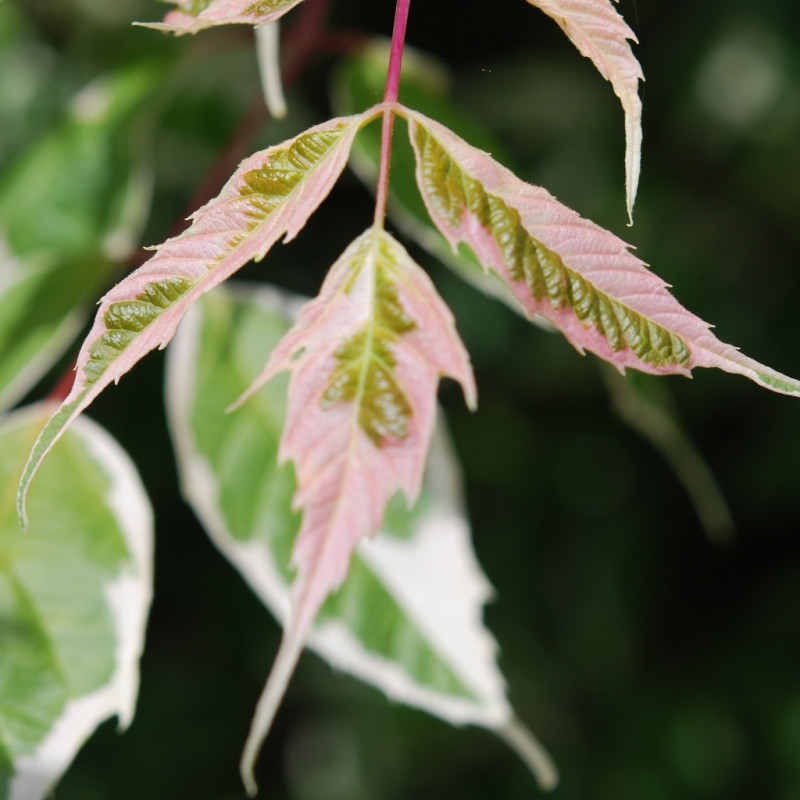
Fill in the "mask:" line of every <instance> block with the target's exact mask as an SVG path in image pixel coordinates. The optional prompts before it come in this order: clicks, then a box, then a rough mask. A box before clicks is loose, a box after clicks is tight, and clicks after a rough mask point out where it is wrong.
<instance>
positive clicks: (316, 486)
mask: <svg viewBox="0 0 800 800" xmlns="http://www.w3.org/2000/svg"><path fill="white" fill-rule="evenodd" d="M282 370H291V372H292V376H291V379H290V383H289V411H288V415H287V420H286V427H285V429H284V433H283V439H282V442H281V452H280V458H281V460H282V461H285V460H288V459H291V460H292V461H294V464H295V472H296V475H297V483H298V489H297V493H296V495H295V499H294V502H295V506H296V507H297V508H298V509H302V510H303V522H302V526H301V529H300V532H299V533H298V537H297V541H296V542H295V546H294V551H293V554H292V561H293V564H294V566H295V567H296V568H297V578H296V581H295V584H294V586H293V587H292V596H293V607H292V614H291V616H290V619H289V620H288V621H287V623H286V626H285V628H284V640H283V643H282V644H281V649H280V651H279V653H278V656H277V658H276V661H275V665H274V667H273V670H272V673H271V674H270V677H269V679H268V681H267V685H266V686H265V688H264V693H263V694H262V698H261V701H260V702H259V707H258V710H257V712H256V717H255V719H254V721H253V727H252V729H251V732H250V737H249V739H248V743H247V745H246V748H245V754H244V756H243V759H242V774H243V778H244V780H245V783H246V785H247V786H248V790H249V791H251V792H252V791H254V789H255V785H254V783H253V779H252V765H253V762H254V760H255V757H256V755H257V753H258V749H259V748H260V745H261V742H262V741H263V739H264V736H265V735H266V733H267V730H268V729H269V726H270V724H271V721H272V717H273V716H274V713H275V711H276V709H277V706H278V704H279V703H280V700H281V698H282V696H283V693H284V691H285V688H286V685H287V683H288V680H289V677H290V676H291V673H292V671H293V669H294V665H295V663H296V661H297V658H298V657H299V655H300V652H301V650H302V648H303V646H304V642H305V639H306V636H307V634H308V631H309V629H310V626H311V623H312V621H313V619H314V617H315V616H316V613H317V611H318V610H319V608H320V606H321V604H322V603H323V601H324V600H325V598H326V597H327V596H328V594H329V593H330V592H331V591H333V590H335V589H337V588H338V587H339V586H340V585H341V583H342V581H343V580H344V578H345V575H346V573H347V569H348V566H349V563H350V555H351V553H352V551H353V548H354V547H355V546H356V545H357V544H358V542H359V541H360V540H361V539H362V538H363V537H364V536H368V535H372V534H375V533H376V532H377V531H378V530H379V528H380V526H381V522H382V520H383V514H384V509H385V507H386V504H387V503H388V502H389V500H390V499H391V498H392V496H393V495H394V494H395V493H396V492H397V491H398V490H401V491H402V492H403V493H404V495H405V496H406V499H407V501H408V502H409V504H411V503H413V502H414V500H415V499H416V497H417V494H418V492H419V489H420V485H421V482H422V475H423V469H424V465H425V459H426V455H427V451H428V446H429V444H430V439H431V434H432V433H433V426H434V421H435V414H436V388H437V386H438V383H439V378H440V377H441V376H442V375H447V376H450V377H452V378H454V379H455V380H457V381H459V383H460V384H461V386H462V388H463V391H464V395H465V397H466V400H467V403H468V404H469V405H470V406H471V407H472V406H474V404H475V384H474V378H473V375H472V369H471V367H470V363H469V357H468V355H467V353H466V351H465V349H464V347H463V345H462V343H461V341H460V339H459V338H458V335H457V334H456V331H455V327H454V323H453V318H452V315H451V314H450V312H449V310H448V309H447V307H446V306H445V305H444V303H443V302H442V300H441V299H440V298H439V296H438V295H437V293H436V290H435V289H434V287H433V284H432V283H431V281H430V279H429V278H428V277H427V275H426V274H425V272H424V271H423V270H422V269H421V268H420V267H419V266H417V265H416V264H415V263H414V262H413V261H412V260H411V258H410V256H409V255H408V253H407V252H406V251H405V250H404V249H403V248H402V247H401V245H400V244H399V243H398V242H397V241H395V240H394V239H393V238H392V237H391V236H389V234H387V233H385V232H384V231H383V230H379V229H377V228H372V229H369V230H367V231H366V232H365V233H364V234H362V235H361V236H360V237H359V238H358V239H356V240H355V241H354V242H353V243H352V244H351V245H350V247H349V248H348V249H347V250H346V251H345V253H344V254H343V255H342V256H341V257H340V258H339V260H338V261H337V262H336V264H334V266H333V267H332V269H331V271H330V273H329V274H328V277H327V278H326V280H325V283H324V285H323V287H322V290H321V292H320V294H319V296H318V297H317V298H316V299H315V300H313V301H311V302H310V303H308V304H307V305H306V306H305V307H304V308H303V310H302V311H301V313H300V315H299V317H298V320H297V322H296V324H295V325H294V327H293V328H292V329H291V330H290V331H289V333H288V334H287V335H286V336H285V337H284V339H283V341H282V342H281V343H280V344H279V345H278V347H276V348H275V350H274V351H273V353H272V355H271V357H270V359H269V362H268V363H267V366H266V367H265V369H264V371H263V372H262V374H261V375H260V376H259V377H258V378H257V379H256V381H255V383H254V384H253V386H252V387H251V389H250V390H248V393H247V394H246V395H245V398H246V397H247V396H249V394H250V393H252V392H253V391H255V390H256V389H257V388H258V387H259V386H261V385H262V384H263V383H264V382H266V381H268V380H269V379H270V378H271V377H273V376H274V375H275V374H276V373H278V372H280V371H282ZM245 398H242V399H245Z"/></svg>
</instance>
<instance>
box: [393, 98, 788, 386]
mask: <svg viewBox="0 0 800 800" xmlns="http://www.w3.org/2000/svg"><path fill="white" fill-rule="evenodd" d="M399 113H403V114H404V116H406V118H407V119H408V121H409V132H410V135H411V142H412V145H413V147H414V151H415V153H416V156H417V173H416V174H417V183H418V185H419V187H420V191H421V192H422V194H423V197H424V198H425V203H426V205H427V208H428V213H429V214H430V215H431V219H432V220H433V221H434V223H435V224H436V226H437V227H438V228H439V230H440V231H441V232H442V233H443V234H444V235H445V236H446V237H447V239H448V240H449V241H450V244H451V245H452V246H453V248H456V247H457V246H458V244H459V243H460V242H466V243H467V244H468V245H469V246H470V247H471V248H472V249H473V250H474V251H475V253H476V254H477V255H478V257H479V259H480V261H481V263H482V264H483V265H484V267H485V268H486V269H491V270H493V271H495V272H497V274H498V275H500V276H501V277H502V278H503V280H505V281H506V283H507V284H508V285H509V287H510V288H511V289H512V291H513V292H514V294H515V295H516V296H517V298H518V299H519V300H520V302H522V303H523V305H524V306H525V308H526V310H527V311H528V313H529V314H530V315H531V316H532V315H533V314H541V315H542V316H544V317H546V318H547V319H549V320H550V322H552V323H553V324H554V325H555V326H556V327H557V328H558V329H559V330H560V331H561V332H562V333H563V334H564V335H565V336H566V338H567V339H568V341H569V342H570V343H571V344H572V345H573V346H574V347H575V348H576V349H577V350H578V351H579V352H583V351H584V350H589V351H590V352H592V353H595V354H596V355H598V356H600V357H601V358H603V359H604V360H606V361H608V362H609V363H610V364H612V365H613V366H615V367H616V368H617V369H618V370H620V372H624V371H625V368H626V367H633V368H635V369H638V370H641V371H642V372H648V373H651V374H654V375H668V374H681V375H688V374H689V373H690V371H691V370H692V369H693V368H695V367H714V368H717V369H722V370H725V371H726V372H732V373H735V374H739V375H744V376H745V377H747V378H750V380H753V381H755V382H756V383H758V384H760V385H761V386H765V387H766V388H768V389H771V390H772V391H775V392H780V393H782V394H789V395H797V394H800V382H798V381H797V380H795V379H794V378H790V377H788V376H786V375H782V374H780V373H779V372H776V371H775V370H772V369H770V368H769V367H765V366H764V365H763V364H760V363H759V362H757V361H755V360H754V359H751V358H748V357H747V356H745V355H743V354H742V353H740V352H739V350H737V349H736V348H735V347H732V346H731V345H728V344H725V343H724V342H721V341H720V340H719V339H717V337H716V336H714V334H713V333H712V332H711V329H710V327H709V325H708V324H707V323H705V322H703V321H702V320H701V319H699V318H698V317H696V316H695V315H694V314H692V313H691V312H689V311H687V310H686V309H685V308H684V307H683V306H681V305H680V303H678V301H677V300H675V298H674V297H673V296H672V295H671V294H670V293H669V291H668V288H667V285H666V284H665V283H664V281H662V280H661V279H660V278H659V277H658V276H657V275H655V274H654V273H652V272H651V271H650V270H649V269H648V268H647V266H646V265H645V264H644V263H643V262H642V261H641V260H639V259H638V258H636V256H634V255H633V254H632V253H631V252H630V250H629V248H628V245H626V244H625V242H623V241H622V240H621V239H619V238H617V237H616V236H614V234H612V233H610V232H609V231H606V230H604V229H603V228H601V227H599V226H598V225H595V224H594V223H593V222H590V221H588V220H585V219H583V218H582V217H580V216H579V215H578V214H576V213H575V212H574V211H572V210H570V209H569V208H567V207H566V206H564V205H562V204H561V203H559V202H558V201H557V200H556V199H555V198H554V197H553V196H552V195H550V194H549V193H548V192H546V191H545V190H544V189H542V188H540V187H537V186H531V185H530V184H527V183H525V182H523V181H521V180H520V179H519V178H517V177H516V176H515V175H514V174H513V173H512V172H510V171H509V170H507V169H506V168H505V167H503V166H501V165H500V164H498V163H497V162H496V161H494V159H492V158H491V156H490V155H489V154H488V153H484V152H482V151H480V150H478V149H476V148H474V147H472V146H471V145H469V144H467V143H466V142H465V141H463V140H462V139H460V138H459V137H458V136H456V135H455V134H454V133H453V132H452V131H449V130H448V129H447V128H445V127H444V126H443V125H440V124H439V123H438V122H435V121H433V120H431V119H427V118H426V117H423V116H422V115H421V114H418V113H417V112H414V111H411V110H410V109H405V110H399Z"/></svg>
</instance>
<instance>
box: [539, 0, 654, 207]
mask: <svg viewBox="0 0 800 800" xmlns="http://www.w3.org/2000/svg"><path fill="white" fill-rule="evenodd" d="M528 2H529V3H530V4H531V5H534V6H536V7H537V8H540V9H541V10H542V11H544V13H545V14H547V15H548V16H551V17H552V18H553V19H554V20H555V21H556V22H557V23H558V24H559V25H560V26H561V29H562V30H563V31H564V33H566V34H567V36H568V37H569V39H570V41H571V42H572V43H573V44H574V45H575V47H577V48H578V50H580V52H581V54H582V55H584V56H586V57H587V58H590V59H591V60H592V62H593V63H594V65H595V67H597V70H598V71H599V72H600V74H601V75H602V76H603V77H604V78H605V79H606V80H607V81H610V83H611V85H612V86H613V88H614V93H615V94H616V95H617V97H619V100H620V103H622V110H623V111H624V112H625V143H626V148H625V190H626V196H627V203H628V217H629V218H630V219H631V222H632V221H633V201H634V199H635V198H636V189H637V187H638V185H639V168H640V164H641V151H642V101H641V100H640V99H639V81H640V80H644V76H643V75H642V68H641V66H640V65H639V62H638V61H637V60H636V56H634V55H633V51H632V50H631V46H630V41H634V42H635V41H637V40H636V36H635V35H634V33H633V31H632V30H631V29H630V28H629V27H628V25H627V24H626V22H625V20H624V19H622V17H621V16H620V15H619V14H618V13H617V11H616V10H615V8H614V6H612V5H611V0H528ZM614 2H616V0H614Z"/></svg>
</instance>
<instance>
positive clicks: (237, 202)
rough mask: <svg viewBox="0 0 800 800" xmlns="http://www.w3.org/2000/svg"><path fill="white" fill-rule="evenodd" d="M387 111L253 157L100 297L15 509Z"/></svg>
mask: <svg viewBox="0 0 800 800" xmlns="http://www.w3.org/2000/svg"><path fill="white" fill-rule="evenodd" d="M378 113H380V110H375V109H370V110H369V111H366V112H364V113H363V114H358V115H355V116H351V117H340V118H338V119H333V120H329V121H328V122H325V123H323V124H321V125H317V126H315V127H313V128H309V129H308V130H306V131H305V132H303V133H301V134H299V135H298V136H296V137H294V138H293V139H289V140H287V141H285V142H283V143H282V144H278V145H275V146H273V147H270V148H268V149H267V150H263V151H261V152H259V153H256V154H255V155H253V156H250V158H247V159H245V160H244V161H243V162H242V163H241V164H240V165H239V167H238V169H237V170H236V172H235V173H234V174H233V175H232V176H231V178H230V179H229V180H228V182H227V183H226V184H225V186H224V187H223V189H222V191H221V192H220V193H219V195H218V196H217V197H216V198H215V199H213V200H211V201H210V202H209V203H208V204H206V205H205V206H204V207H203V208H201V209H199V210H198V211H196V212H195V213H194V214H193V215H192V217H191V219H192V224H191V226H190V227H189V228H188V229H187V230H186V231H184V232H183V233H182V234H181V235H180V236H176V237H175V238H173V239H168V240H167V241H166V242H164V243H163V244H161V245H159V246H158V247H157V248H156V254H155V255H154V256H153V257H152V258H151V259H150V260H149V261H147V262H146V263H145V264H143V265H142V266H141V267H139V269H137V270H136V271H135V272H133V273H131V274H130V275H129V276H128V277H127V278H125V279H124V280H123V281H121V282H120V283H119V284H117V285H116V286H115V287H114V288H113V289H112V290H111V291H110V292H108V293H107V294H106V295H105V297H104V298H103V299H102V300H101V302H100V308H99V310H98V311H97V315H96V317H95V321H94V324H93V326H92V329H91V330H90V331H89V334H88V335H87V337H86V339H85V341H84V343H83V345H82V347H81V350H80V353H79V354H78V359H77V364H76V367H75V369H76V371H77V375H76V378H75V382H74V383H73V386H72V390H71V391H70V393H69V395H68V396H67V398H66V399H65V400H64V402H63V403H62V404H61V405H60V406H59V408H58V409H57V410H56V413H55V414H54V415H53V416H52V417H51V418H50V419H49V421H48V422H47V424H46V425H45V427H44V429H43V430H42V432H41V433H40V434H39V437H38V439H37V440H36V442H35V443H34V446H33V450H32V451H31V454H30V456H29V458H28V461H27V463H26V465H25V469H24V471H23V473H22V478H21V479H20V485H19V489H18V494H17V510H18V513H19V516H20V519H21V520H22V521H23V524H24V522H25V496H26V493H27V490H28V486H29V485H30V481H31V480H32V478H33V476H34V474H35V473H36V470H37V469H38V467H39V465H40V464H41V462H42V459H43V458H44V457H45V456H46V455H47V453H48V452H49V450H50V449H51V448H52V446H53V445H54V444H55V442H56V441H57V440H58V438H59V437H60V436H61V434H62V433H63V432H64V430H65V429H66V428H67V426H68V425H69V424H70V423H71V422H72V421H73V420H74V419H75V418H76V417H77V416H78V414H80V413H81V412H82V411H83V410H84V409H85V408H86V407H87V406H88V405H89V404H90V403H91V402H92V401H93V400H94V399H95V397H97V395H99V394H100V392H102V391H103V389H105V388H106V387H107V386H108V385H109V384H110V383H112V382H117V381H119V379H120V378H121V377H122V375H124V374H125V373H126V372H127V371H128V370H129V369H131V367H133V366H134V364H136V363H137V362H138V361H139V360H140V359H141V358H142V357H143V356H144V355H146V354H147V353H149V352H150V351H151V350H154V349H155V348H156V347H158V348H161V349H163V348H164V347H166V345H167V343H168V342H169V340H170V339H171V338H172V336H173V335H174V333H175V329H176V327H177V325H178V323H179V322H180V320H181V318H182V317H183V315H184V314H185V313H186V311H187V309H188V308H189V307H190V306H191V304H192V303H193V302H194V301H195V300H197V298H198V297H200V296H201V295H202V294H203V293H204V292H207V291H208V290H209V289H211V288H213V287H214V286H216V285H217V284H219V283H221V282H222V281H224V280H225V279H226V278H228V277H229V276H230V275H231V274H232V273H234V272H235V271H236V270H238V269H239V268H240V267H242V266H243V265H244V264H246V263H247V262H248V261H250V260H251V259H255V260H256V261H259V260H260V259H262V258H263V257H264V255H265V254H266V253H267V251H268V250H269V249H270V248H271V247H272V245H274V244H275V243H276V242H277V241H278V239H279V238H281V237H282V236H283V240H284V241H285V242H286V241H290V240H291V239H293V238H294V237H295V236H296V235H297V234H298V233H299V232H300V230H302V228H303V226H304V225H305V224H306V221H307V220H308V218H309V217H310V216H311V214H313V213H314V211H315V210H316V209H317V207H318V206H319V204H320V203H321V202H322V201H323V200H324V199H325V197H326V196H327V195H328V193H329V192H330V190H331V187H332V186H333V184H334V183H335V182H336V180H337V178H338V177H339V175H340V174H341V172H342V170H343V169H344V167H345V164H346V163H347V157H348V154H349V152H350V147H351V146H352V143H353V138H354V137H355V135H356V133H357V132H358V129H359V128H360V127H361V126H362V125H364V124H366V123H367V122H368V121H369V120H371V119H372V118H373V117H374V116H375V115H376V114H378Z"/></svg>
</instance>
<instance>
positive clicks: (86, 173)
mask: <svg viewBox="0 0 800 800" xmlns="http://www.w3.org/2000/svg"><path fill="white" fill-rule="evenodd" d="M164 66H165V65H164V64H162V63H160V62H159V63H154V62H146V63H142V64H136V65H134V66H132V67H128V68H125V69H122V70H120V71H118V72H116V73H112V74H110V75H107V76H105V77H103V78H99V79H97V80H95V81H94V82H92V83H91V84H89V85H88V86H87V87H86V88H85V89H83V90H82V91H81V92H80V93H79V94H78V95H77V96H76V97H75V98H74V99H73V102H72V104H71V107H70V110H69V114H68V118H67V119H66V120H65V121H64V122H63V123H61V124H60V125H59V126H58V127H57V128H56V130H54V131H52V132H51V133H50V134H48V135H47V136H46V137H45V138H44V139H42V140H41V141H37V142H35V143H34V144H32V145H31V146H30V148H28V149H27V150H26V151H24V152H23V153H22V154H21V155H20V156H19V157H18V158H17V160H16V161H15V163H14V164H12V165H11V166H10V167H9V168H8V170H7V172H6V173H5V175H4V176H3V179H2V181H0V408H8V407H10V406H11V405H13V403H14V402H16V400H18V399H19V398H20V397H21V396H22V395H23V394H24V393H25V392H26V391H27V390H28V389H29V388H30V387H31V386H32V385H33V384H34V383H35V382H36V380H38V378H40V377H41V376H42V374H43V373H44V372H45V371H46V370H47V369H48V368H49V367H50V366H51V365H52V363H53V361H54V360H55V359H57V358H58V357H59V356H60V355H61V353H62V352H63V351H64V349H65V348H66V347H67V346H68V344H69V343H70V341H71V339H72V337H73V336H74V334H75V333H76V332H77V329H78V328H79V327H80V325H81V324H82V323H83V320H84V317H85V315H86V308H87V306H88V305H89V303H90V302H91V301H92V300H94V298H95V297H96V295H97V293H98V291H99V289H100V287H101V286H102V285H104V284H105V283H107V282H108V281H109V279H110V276H111V274H112V271H113V269H114V264H115V262H118V261H119V260H121V259H124V258H125V257H127V256H128V255H129V254H130V253H131V252H132V249H133V248H134V247H135V245H136V244H137V241H138V237H139V235H140V231H141V227H142V225H143V224H144V221H145V218H146V215H147V211H148V208H149V201H150V173H149V164H148V163H147V160H146V159H145V158H143V157H142V152H141V150H142V145H143V143H144V141H143V140H144V139H145V137H146V136H147V133H148V131H149V126H150V125H151V123H152V119H153V114H154V111H152V110H149V109H145V108H144V106H145V104H146V102H147V101H148V100H150V99H152V97H153V94H154V93H155V91H156V90H157V88H158V86H159V84H160V82H161V81H162V80H163V75H164V69H163V67H164Z"/></svg>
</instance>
